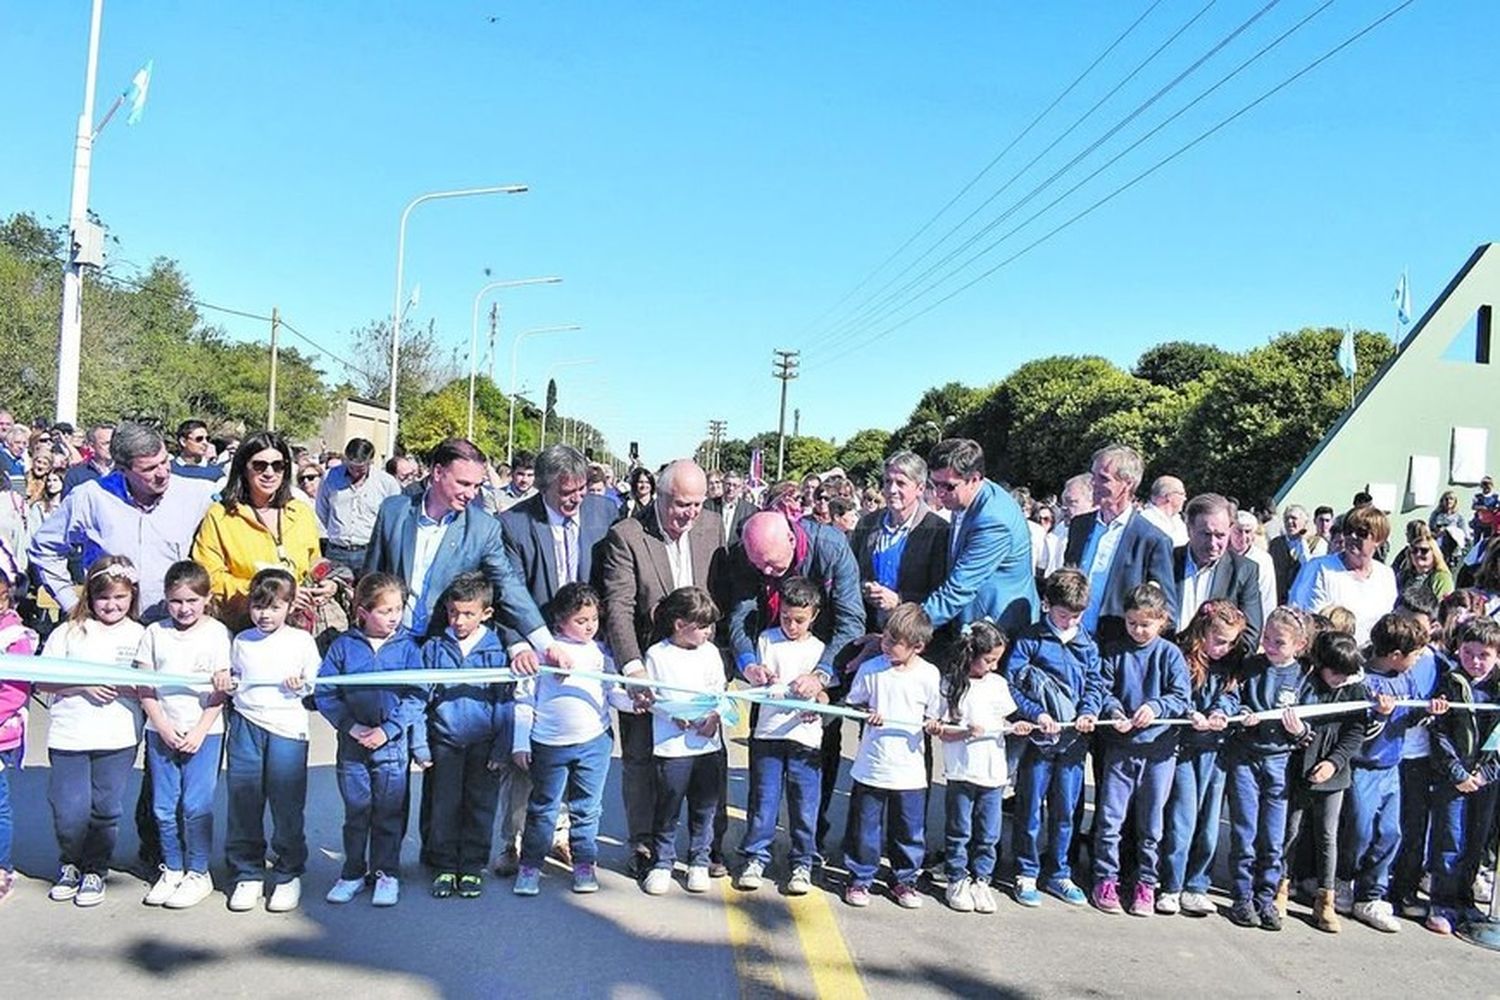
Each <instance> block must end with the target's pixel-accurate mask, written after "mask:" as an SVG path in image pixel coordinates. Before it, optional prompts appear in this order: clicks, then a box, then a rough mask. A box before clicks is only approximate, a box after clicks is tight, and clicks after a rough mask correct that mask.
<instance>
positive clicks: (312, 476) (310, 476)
mask: <svg viewBox="0 0 1500 1000" xmlns="http://www.w3.org/2000/svg"><path fill="white" fill-rule="evenodd" d="M317 481H318V474H317V473H316V472H309V473H307V474H306V475H301V476H298V477H297V482H299V483H315V482H317Z"/></svg>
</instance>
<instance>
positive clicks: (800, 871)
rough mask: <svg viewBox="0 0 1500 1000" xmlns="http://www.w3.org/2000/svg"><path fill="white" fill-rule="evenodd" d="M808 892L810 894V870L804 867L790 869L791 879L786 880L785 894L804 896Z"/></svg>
mask: <svg viewBox="0 0 1500 1000" xmlns="http://www.w3.org/2000/svg"><path fill="white" fill-rule="evenodd" d="M810 892H812V869H811V868H809V867H807V866H806V865H798V866H797V867H796V868H793V869H792V877H791V878H789V879H787V880H786V894H787V895H788V896H806V895H807V894H808V893H810Z"/></svg>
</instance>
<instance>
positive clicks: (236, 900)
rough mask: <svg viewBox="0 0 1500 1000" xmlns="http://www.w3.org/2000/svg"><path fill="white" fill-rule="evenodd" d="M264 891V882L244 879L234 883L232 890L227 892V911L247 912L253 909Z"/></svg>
mask: <svg viewBox="0 0 1500 1000" xmlns="http://www.w3.org/2000/svg"><path fill="white" fill-rule="evenodd" d="M265 891H266V887H265V885H264V884H262V883H260V882H255V881H252V880H250V879H246V880H245V881H243V882H236V883H235V884H234V891H233V892H231V893H230V894H229V911H230V912H231V913H248V912H250V911H251V910H253V909H255V904H257V903H259V902H260V897H261V895H262V894H264V893H265Z"/></svg>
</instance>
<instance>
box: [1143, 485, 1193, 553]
mask: <svg viewBox="0 0 1500 1000" xmlns="http://www.w3.org/2000/svg"><path fill="white" fill-rule="evenodd" d="M1185 503H1187V489H1186V488H1185V487H1184V486H1183V485H1182V480H1181V479H1178V478H1177V477H1176V476H1157V477H1156V482H1154V483H1152V484H1151V500H1150V502H1149V503H1147V504H1146V506H1144V507H1142V508H1141V516H1142V517H1144V518H1145V519H1146V520H1148V521H1150V522H1151V523H1152V524H1154V525H1156V526H1157V527H1158V528H1160V529H1161V530H1162V533H1163V534H1165V535H1166V536H1167V537H1168V538H1170V539H1172V545H1173V547H1174V548H1177V547H1181V546H1183V545H1186V544H1187V543H1188V530H1187V525H1186V524H1184V523H1183V520H1182V507H1183V504H1185Z"/></svg>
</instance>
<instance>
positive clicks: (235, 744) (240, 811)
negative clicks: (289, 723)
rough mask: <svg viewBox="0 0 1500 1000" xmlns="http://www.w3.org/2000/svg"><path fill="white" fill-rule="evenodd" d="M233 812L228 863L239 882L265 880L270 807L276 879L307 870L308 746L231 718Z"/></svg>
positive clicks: (283, 879)
mask: <svg viewBox="0 0 1500 1000" xmlns="http://www.w3.org/2000/svg"><path fill="white" fill-rule="evenodd" d="M228 746H229V750H228V761H229V763H228V777H229V810H228V824H227V825H228V833H227V835H226V837H225V842H224V860H225V862H226V864H228V866H229V874H230V877H231V878H232V879H234V881H236V882H245V881H250V880H258V879H261V878H264V877H265V874H266V806H267V805H269V806H270V807H271V849H272V850H273V851H275V852H276V864H275V866H274V867H273V868H272V879H273V880H274V881H275V882H276V883H277V884H280V883H282V882H289V881H291V880H292V879H294V878H297V877H299V876H300V875H301V874H302V873H303V872H304V871H306V870H307V837H306V836H305V835H304V833H303V822H302V817H303V812H304V810H305V809H306V806H307V741H306V740H293V739H288V738H287V737H285V736H277V735H276V734H275V733H272V732H270V731H268V730H265V729H262V728H261V727H260V726H257V725H256V724H255V723H253V722H251V721H249V720H248V719H246V718H245V717H244V716H242V715H240V714H239V713H238V712H235V713H232V714H231V715H230V717H229V744H228Z"/></svg>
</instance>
